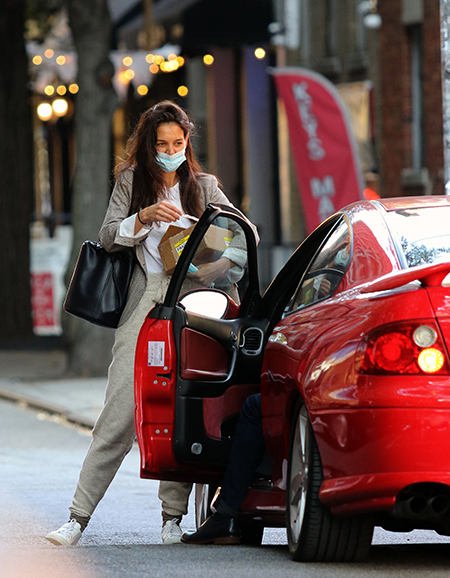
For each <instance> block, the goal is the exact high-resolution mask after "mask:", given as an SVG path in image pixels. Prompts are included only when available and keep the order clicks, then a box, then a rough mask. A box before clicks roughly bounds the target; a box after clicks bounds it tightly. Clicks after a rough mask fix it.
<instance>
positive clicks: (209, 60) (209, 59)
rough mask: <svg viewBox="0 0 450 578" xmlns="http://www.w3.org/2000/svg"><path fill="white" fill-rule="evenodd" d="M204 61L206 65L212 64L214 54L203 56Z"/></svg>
mask: <svg viewBox="0 0 450 578" xmlns="http://www.w3.org/2000/svg"><path fill="white" fill-rule="evenodd" d="M203 62H204V63H205V64H206V66H211V64H212V63H213V62H214V56H212V54H205V56H204V57H203Z"/></svg>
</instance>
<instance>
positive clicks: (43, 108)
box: [36, 102, 52, 121]
mask: <svg viewBox="0 0 450 578" xmlns="http://www.w3.org/2000/svg"><path fill="white" fill-rule="evenodd" d="M36 112H37V115H38V117H39V118H40V119H41V120H43V121H47V120H50V119H51V117H52V107H51V105H50V104H49V103H48V102H42V103H41V104H40V105H39V106H38V107H37V109H36Z"/></svg>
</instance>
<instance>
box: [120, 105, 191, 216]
mask: <svg viewBox="0 0 450 578" xmlns="http://www.w3.org/2000/svg"><path fill="white" fill-rule="evenodd" d="M169 122H174V123H176V124H177V125H178V126H180V127H181V128H182V129H183V132H184V136H185V137H186V135H190V134H191V133H192V130H193V128H194V125H193V123H192V122H191V121H190V120H189V117H188V115H187V114H186V113H185V112H184V110H183V109H182V108H181V107H179V106H178V105H176V104H174V103H173V102H170V101H168V100H164V101H162V102H160V103H159V104H156V105H155V106H153V107H152V108H150V109H148V110H147V111H145V112H144V113H143V115H142V116H141V118H140V119H139V122H138V124H137V125H136V128H135V129H134V131H133V134H132V135H131V136H130V138H129V139H128V142H127V145H126V149H125V158H124V159H123V160H122V161H121V162H120V163H119V164H118V165H117V167H116V178H118V177H119V176H120V175H121V174H122V173H124V172H125V171H126V170H127V169H133V171H134V178H133V196H132V200H131V208H130V214H133V213H136V212H138V211H139V210H141V209H143V208H144V207H148V206H150V205H153V204H155V203H157V202H159V201H161V200H162V199H164V194H165V184H164V173H163V171H162V169H161V167H160V166H159V165H158V164H157V163H156V160H155V158H156V138H157V128H158V127H159V126H160V125H161V124H164V123H169ZM185 154H186V162H184V163H183V164H182V165H181V166H180V167H179V168H178V170H177V174H178V176H179V178H180V198H181V204H182V207H183V209H184V211H185V212H186V213H188V214H189V215H194V216H196V217H200V215H201V213H202V206H201V204H200V187H199V184H198V175H199V174H200V173H201V168H200V165H199V164H198V162H197V161H196V159H195V157H194V152H193V150H192V145H191V139H190V138H189V139H188V142H187V145H186V153H185Z"/></svg>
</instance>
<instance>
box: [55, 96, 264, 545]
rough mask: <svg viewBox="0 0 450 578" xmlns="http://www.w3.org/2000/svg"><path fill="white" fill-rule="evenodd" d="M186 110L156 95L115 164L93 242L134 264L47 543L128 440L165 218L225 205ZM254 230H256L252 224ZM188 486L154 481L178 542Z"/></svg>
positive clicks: (97, 489)
mask: <svg viewBox="0 0 450 578" xmlns="http://www.w3.org/2000/svg"><path fill="white" fill-rule="evenodd" d="M193 128H194V127H193V124H192V123H191V122H190V120H189V118H188V116H187V115H186V113H185V112H184V111H183V110H182V109H181V108H180V107H179V106H177V105H175V104H173V103H172V102H169V101H163V102H161V103H159V104H157V105H155V106H154V107H152V108H151V109H149V110H148V111H146V112H145V113H144V114H143V115H142V117H141V119H140V120H139V123H138V125H137V126H136V129H135V131H134V133H133V134H132V136H131V137H130V139H129V141H128V143H127V147H126V154H125V160H124V161H123V162H122V163H121V164H120V165H119V166H118V168H117V172H116V176H117V180H116V185H115V187H114V190H113V193H112V196H111V200H110V203H109V207H108V210H107V213H106V216H105V220H104V222H103V225H102V227H101V229H100V233H99V240H100V242H101V243H102V245H103V246H104V247H105V249H106V250H107V251H110V252H114V251H120V250H122V249H123V248H124V247H135V251H136V257H137V264H136V266H135V269H134V272H133V277H132V280H131V284H130V289H129V292H128V298H127V303H126V306H125V309H124V312H123V314H122V317H121V319H120V322H119V327H118V329H117V330H116V335H115V342H114V346H113V350H112V352H113V360H112V362H111V365H110V367H109V372H108V384H107V388H106V394H105V403H104V406H103V409H102V412H101V414H100V416H99V417H98V419H97V422H96V424H95V427H94V429H93V432H92V442H91V444H90V446H89V450H88V452H87V455H86V457H85V460H84V462H83V466H82V469H81V472H80V477H79V480H78V484H77V487H76V490H75V494H74V497H73V500H72V504H71V506H70V508H69V510H70V512H71V514H70V519H69V522H67V523H66V524H64V525H63V526H62V527H61V528H59V530H55V531H53V532H50V533H49V534H47V536H46V538H47V540H49V541H50V542H52V543H53V544H55V545H75V544H77V542H78V540H79V539H80V537H81V534H82V532H83V531H84V529H85V528H86V526H87V524H88V522H89V520H90V517H91V516H92V514H93V512H94V510H95V508H96V506H97V504H98V503H99V502H100V500H101V499H102V497H103V495H104V494H105V492H106V490H107V489H108V487H109V485H110V483H111V481H112V480H113V478H114V476H115V474H116V472H117V470H118V469H119V467H120V464H121V463H122V461H123V459H124V458H125V456H126V455H127V453H128V452H129V451H130V450H131V448H132V445H133V441H134V438H135V425H134V407H135V403H134V387H133V382H134V375H133V372H134V354H135V347H136V341H137V337H138V334H139V330H140V328H141V326H142V323H143V321H144V319H145V316H146V315H147V313H148V311H149V310H150V309H152V307H154V306H155V304H156V303H157V302H159V301H161V300H162V299H163V298H164V295H165V292H166V290H167V287H168V284H169V281H170V277H168V276H167V275H166V274H165V272H164V270H163V265H162V262H161V258H160V255H159V251H158V245H159V243H160V241H161V239H162V237H163V235H164V233H165V232H166V230H167V228H168V226H169V224H170V223H174V224H176V225H177V226H180V227H189V226H191V225H192V224H193V221H194V220H193V219H192V218H191V217H190V215H193V216H194V217H197V218H198V217H199V216H200V215H201V214H202V213H203V211H204V210H205V208H206V206H207V204H208V203H210V202H216V203H222V204H226V205H231V203H230V201H229V200H228V199H227V197H226V196H225V195H224V194H223V193H222V191H221V190H220V189H219V188H218V184H217V180H216V178H215V177H213V176H212V175H206V174H203V173H201V169H200V166H199V165H198V163H197V161H196V160H195V157H194V153H193V150H192V145H191V142H190V138H189V136H190V134H191V132H192V129H193ZM255 234H256V229H255ZM233 267H236V263H234V262H233V261H231V260H230V259H227V257H226V255H225V253H224V255H223V256H222V257H221V258H220V259H218V260H217V261H215V262H213V263H208V264H207V265H204V266H203V267H202V268H200V269H199V270H198V272H195V273H193V274H191V275H190V280H189V281H187V282H186V284H185V287H184V289H189V288H194V287H198V286H204V285H210V284H211V283H213V282H214V281H215V280H220V279H221V278H223V277H224V276H225V275H226V273H227V271H228V270H230V269H231V268H233ZM191 488H192V484H188V483H177V482H161V483H160V487H159V498H160V499H161V502H162V518H163V527H162V540H163V543H164V544H174V543H179V542H180V540H181V534H182V531H181V528H180V522H181V518H182V516H183V515H185V514H186V513H187V505H188V500H189V494H190V492H191Z"/></svg>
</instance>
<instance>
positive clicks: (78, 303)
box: [63, 241, 136, 327]
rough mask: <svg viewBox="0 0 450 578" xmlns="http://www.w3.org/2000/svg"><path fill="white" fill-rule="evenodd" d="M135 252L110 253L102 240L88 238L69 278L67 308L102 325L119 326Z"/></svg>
mask: <svg viewBox="0 0 450 578" xmlns="http://www.w3.org/2000/svg"><path fill="white" fill-rule="evenodd" d="M135 263H136V256H135V255H134V252H132V251H131V250H128V249H124V250H123V251H118V252H115V253H108V252H107V251H106V250H105V249H104V248H103V246H102V245H100V243H94V242H92V241H85V242H84V243H83V244H82V245H81V249H80V254H79V255H78V259H77V263H76V265H75V269H74V272H73V275H72V279H71V280H70V284H69V288H68V290H67V295H66V298H65V300H64V304H63V307H64V310H65V311H67V313H70V314H71V315H75V317H81V318H82V319H86V321H90V322H91V323H95V325H100V326H102V327H117V325H118V323H119V319H120V316H121V315H122V312H123V310H124V308H125V303H126V300H127V294H128V288H129V286H130V281H131V276H132V274H133V267H134V265H135Z"/></svg>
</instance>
